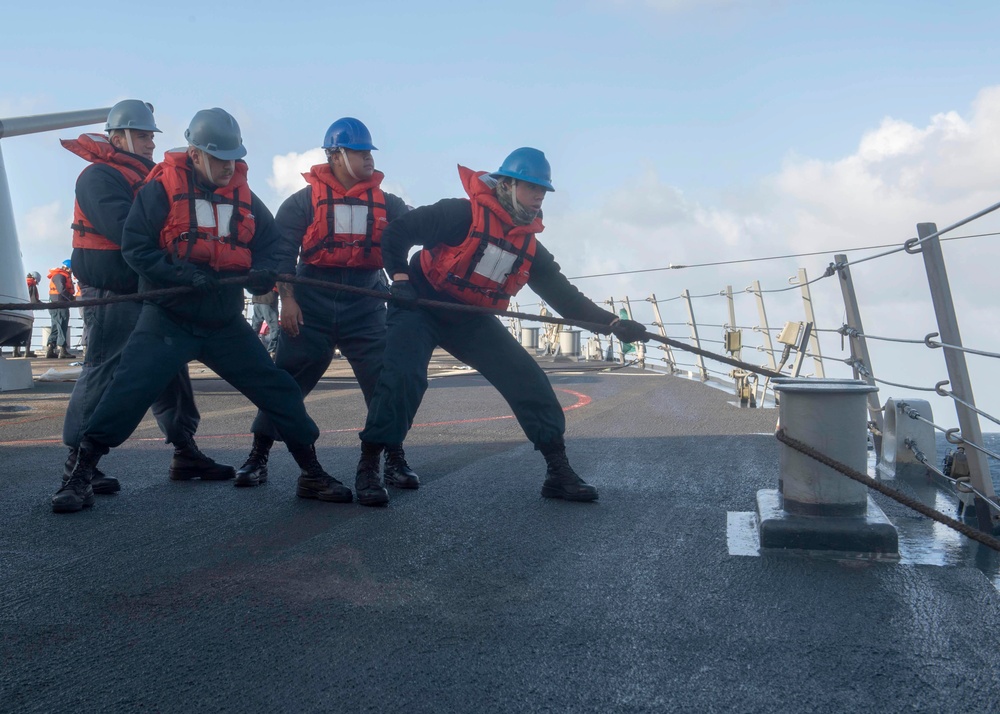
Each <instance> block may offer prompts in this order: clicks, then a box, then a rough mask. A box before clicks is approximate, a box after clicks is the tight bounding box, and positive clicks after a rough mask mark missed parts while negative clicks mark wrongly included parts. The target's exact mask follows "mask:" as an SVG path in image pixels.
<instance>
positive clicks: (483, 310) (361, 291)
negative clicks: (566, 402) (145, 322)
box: [0, 274, 786, 377]
mask: <svg viewBox="0 0 1000 714" xmlns="http://www.w3.org/2000/svg"><path fill="white" fill-rule="evenodd" d="M277 282H280V283H292V284H296V285H308V286H310V287H315V288H320V289H322V290H332V291H341V292H348V293H355V294H357V295H366V296H368V297H376V298H379V299H381V300H393V297H392V296H391V295H390V294H389V293H388V292H387V291H385V290H369V289H368V288H359V287H355V286H353V285H343V284H340V283H329V282H326V281H325V280H314V279H312V278H302V277H299V276H297V275H290V274H281V275H278V276H277ZM218 283H219V284H220V285H246V283H247V277H246V276H238V277H232V278H220V279H219V280H218ZM192 292H195V288H193V287H190V286H187V285H185V286H178V287H174V288H163V289H160V290H150V291H148V292H142V293H133V294H131V295H117V296H115V297H113V298H95V299H90V300H75V301H73V302H72V303H70V304H69V305H67V307H96V306H98V305H110V304H113V303H119V302H141V301H144V300H155V299H156V298H161V297H170V296H173V295H182V294H185V293H192ZM415 304H417V305H419V306H422V307H429V308H438V309H443V310H454V311H456V312H468V313H475V314H480V315H494V316H497V317H514V318H518V319H521V320H529V321H533V322H545V323H549V324H552V325H571V326H575V327H582V328H583V329H585V330H589V331H591V332H596V333H599V334H610V333H611V327H610V326H609V325H605V324H602V323H598V322H585V321H583V320H566V319H564V318H561V317H553V316H551V315H535V314H532V313H527V312H512V311H508V310H492V309H490V308H487V307H480V306H478V305H465V304H463V303H453V302H441V301H439V300H427V299H424V298H419V299H418V300H416V303H415ZM50 309H52V308H51V306H50V304H49V303H13V304H11V303H7V304H0V312H3V311H4V310H50ZM646 336H647V337H648V339H649V340H651V341H653V342H660V343H662V344H665V345H669V346H670V347H676V348H677V349H679V350H684V351H686V352H691V353H693V354H696V355H700V356H702V357H707V358H708V359H711V360H715V361H716V362H722V363H724V364H728V365H729V366H731V367H738V368H740V369H744V370H746V371H748V372H755V373H757V374H760V375H764V376H766V377H783V376H786V375H783V374H781V373H780V372H775V371H774V370H770V369H766V368H764V367H757V366H756V365H752V364H748V363H746V362H741V361H739V360H736V359H733V358H731V357H726V356H724V355H717V354H715V353H713V352H709V351H707V350H703V349H700V348H698V347H692V346H690V345H686V344H684V343H682V342H678V341H676V340H672V339H670V338H669V337H661V336H660V335H655V334H653V333H651V332H649V331H648V330H647V331H646Z"/></svg>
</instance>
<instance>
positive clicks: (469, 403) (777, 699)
mask: <svg viewBox="0 0 1000 714" xmlns="http://www.w3.org/2000/svg"><path fill="white" fill-rule="evenodd" d="M52 365H53V363H52V362H51V361H49V362H46V361H45V360H40V361H38V362H36V373H37V372H38V371H43V370H44V369H46V368H48V367H50V366H52ZM60 366H64V365H63V364H61V365H60ZM584 366H585V367H593V365H589V366H587V365H584ZM438 367H439V369H437V370H436V373H437V374H439V375H442V376H441V378H438V379H434V380H433V381H432V383H431V388H430V389H429V390H428V394H427V398H426V399H425V402H424V405H423V407H422V409H421V412H420V413H419V414H418V417H417V422H418V424H417V426H416V427H415V428H414V430H413V431H412V432H411V436H410V438H409V440H408V443H407V454H408V457H409V460H410V463H411V464H412V465H413V466H414V468H415V469H416V470H417V471H418V472H419V473H420V474H421V478H422V481H423V486H422V487H421V489H420V490H419V491H416V492H393V493H392V498H393V500H392V503H391V504H390V506H389V507H388V508H387V509H367V508H364V507H362V506H359V505H357V504H352V505H333V504H320V503H317V502H310V501H302V500H299V499H296V498H295V497H294V482H295V478H296V475H297V473H296V469H295V467H294V463H293V462H292V460H291V458H290V457H289V456H288V455H287V454H286V453H284V452H283V451H278V450H276V451H275V453H274V456H273V459H272V469H271V481H270V482H269V483H268V484H267V485H266V486H264V487H262V488H258V489H245V490H244V489H234V488H233V487H232V485H231V483H172V482H170V481H169V480H168V479H167V478H166V469H167V464H168V462H169V450H168V448H167V447H165V446H163V445H162V443H161V441H160V439H159V438H157V433H158V432H157V430H156V427H155V424H154V423H153V422H152V420H151V419H148V420H147V421H146V422H144V424H143V426H142V427H141V428H140V430H139V431H138V432H137V434H136V438H134V439H133V440H131V441H130V442H128V443H127V444H126V445H125V446H123V447H122V448H121V449H119V450H117V451H115V452H114V453H113V454H112V455H110V456H109V457H107V458H106V459H105V460H104V461H103V462H102V466H103V467H104V469H105V470H106V471H107V472H108V473H111V474H114V475H115V476H118V477H119V478H120V479H121V481H122V484H123V489H122V492H121V493H120V494H118V495H116V496H99V497H98V501H97V504H96V506H95V507H94V508H93V509H92V510H91V511H87V512H83V513H80V514H74V515H68V516H56V515H53V514H52V513H51V512H50V509H49V497H50V496H51V493H52V492H53V491H54V490H55V488H56V485H57V483H58V479H59V474H60V471H61V466H62V459H63V456H64V450H63V448H62V447H61V446H59V445H58V435H59V433H60V427H61V415H62V412H63V410H64V409H65V403H66V399H67V396H68V394H69V391H70V390H71V388H72V384H70V383H55V384H41V385H39V387H38V388H37V389H35V390H33V391H31V392H24V393H6V394H2V395H0V406H8V407H11V406H24V407H28V409H27V410H25V411H20V412H4V413H2V415H0V416H2V419H0V474H2V476H0V478H2V483H3V487H2V491H0V518H2V522H3V527H2V528H0V598H2V602H3V606H2V607H0V711H4V712H8V711H9V712H49V711H67V710H73V711H79V712H86V711H100V712H112V711H140V710H141V711H162V712H190V711H227V712H228V711H233V712H258V711H259V712H272V711H301V712H327V711H380V712H381V711H406V712H480V711H483V712H485V711H498V712H499V711H504V712H508V711H517V712H521V711H523V712H543V711H546V712H580V711H588V712H591V711H593V712H608V711H616V712H642V711H650V712H653V711H655V712H663V711H700V712H730V711H747V712H752V711H786V712H810V711H886V712H892V711H927V712H938V711H958V710H961V711H963V712H996V711H998V710H1000V654H998V648H997V646H996V643H995V635H994V633H995V632H997V631H998V630H1000V595H998V593H997V591H996V589H995V588H994V587H993V586H992V585H991V582H990V578H989V577H987V575H984V573H983V571H984V570H985V571H986V572H991V570H990V569H991V568H992V569H994V570H995V563H994V560H993V558H994V556H993V555H991V554H990V553H988V552H986V551H985V549H983V550H980V546H977V545H975V544H967V543H966V544H959V545H957V546H956V548H958V549H960V550H962V551H963V552H964V553H965V555H966V556H967V557H965V558H964V559H961V560H960V561H955V562H957V563H958V564H957V565H954V566H951V567H939V566H932V565H922V564H917V561H918V560H919V559H912V558H911V559H910V560H909V561H907V560H906V559H904V562H903V563H896V564H889V563H870V562H860V561H833V560H819V559H810V558H802V557H790V556H766V557H746V556H739V555H733V554H731V552H730V544H729V541H728V538H729V537H730V536H729V534H728V533H727V520H729V519H730V518H731V517H730V515H729V514H734V513H739V512H747V511H751V510H753V507H754V499H755V494H756V491H757V490H758V489H761V488H774V487H775V484H776V480H777V468H778V467H777V454H778V444H777V442H776V441H775V440H774V438H773V437H772V436H770V435H769V433H770V432H771V431H772V430H773V426H774V419H775V413H774V412H773V411H764V410H739V409H736V408H734V407H733V406H732V405H731V404H729V402H728V400H729V397H728V396H727V395H726V394H724V393H723V392H720V391H717V390H714V389H711V388H709V387H706V386H704V385H702V384H699V383H696V382H691V381H687V380H684V379H678V378H673V377H666V376H662V375H650V374H639V373H636V372H629V371H622V372H617V373H611V374H607V373H598V372H592V371H578V372H573V371H553V372H552V375H551V378H552V381H553V384H554V385H555V387H556V388H557V390H558V392H557V393H558V394H559V396H560V399H561V400H562V402H563V404H564V405H565V406H566V407H567V408H568V409H569V411H568V413H567V418H568V423H569V429H568V439H569V455H570V459H571V462H572V463H573V464H574V465H575V466H576V467H577V470H578V471H579V472H580V473H581V474H582V475H583V476H584V478H586V479H587V480H588V481H590V482H592V483H594V484H596V485H597V486H598V487H599V488H600V489H601V499H600V501H599V502H598V503H596V504H570V503H563V502H552V501H548V500H545V499H542V498H541V497H540V495H539V489H540V485H541V478H542V473H543V471H544V463H543V461H542V459H541V457H540V456H539V455H538V454H536V453H534V452H533V451H532V449H531V447H530V445H529V444H527V443H526V442H525V440H524V438H523V435H522V434H521V432H520V430H519V428H518V426H517V424H516V423H515V422H514V420H513V419H512V418H510V417H509V416H507V415H508V411H507V409H506V405H505V404H504V403H503V402H502V400H501V399H500V398H499V397H498V395H497V394H496V392H495V391H494V390H492V388H490V387H489V385H487V384H486V383H485V382H484V381H483V380H482V379H481V378H480V377H479V376H478V375H475V374H470V373H468V372H467V371H465V370H461V369H457V367H458V366H457V365H454V364H453V363H451V362H450V361H448V360H443V361H441V362H440V363H439V364H438ZM572 367H574V365H567V364H552V363H550V364H546V368H547V369H554V370H562V369H563V368H567V369H568V368H572ZM197 369H198V368H197V367H195V371H194V377H195V389H196V393H197V397H198V400H199V406H200V408H201V409H202V415H203V422H202V427H201V430H200V435H199V443H200V445H201V447H202V448H203V449H204V450H205V451H207V452H209V453H210V454H212V455H213V456H215V457H216V458H218V459H219V460H223V461H228V462H230V463H238V462H240V461H241V460H242V458H243V457H244V456H245V453H246V450H247V448H248V445H249V437H248V436H247V429H248V426H249V424H250V420H251V418H252V415H253V409H252V407H251V406H250V405H249V404H248V403H247V402H246V401H245V400H244V399H243V398H242V397H241V396H240V395H238V394H236V393H234V392H233V390H232V389H230V388H229V387H228V386H227V385H226V384H225V383H224V382H222V381H220V380H218V379H216V378H214V376H213V375H212V374H211V373H208V372H198V371H197ZM444 375H449V376H444ZM329 377H330V378H329V379H327V380H325V381H324V382H322V383H321V384H320V387H319V388H318V389H317V390H316V391H315V392H314V393H313V394H312V395H310V397H309V400H308V407H309V410H310V413H312V414H313V416H314V417H315V418H316V419H317V421H318V422H319V423H320V425H321V428H322V429H323V430H324V431H323V435H322V436H321V438H320V441H319V442H318V444H317V446H318V451H319V454H320V458H321V460H322V462H323V463H324V464H325V465H326V466H327V468H328V470H330V471H331V472H332V473H334V474H335V475H338V476H339V477H341V478H342V479H343V480H345V481H348V482H349V483H352V481H353V479H352V477H351V476H350V475H349V474H352V472H353V467H354V464H355V463H356V456H357V436H356V433H355V432H356V430H357V429H358V428H359V427H360V425H361V422H362V420H363V409H362V400H361V396H360V392H359V391H358V389H357V386H356V384H354V382H353V381H352V380H350V379H348V378H347V377H346V371H345V365H344V364H343V363H335V364H334V367H333V369H332V370H331V372H330V375H329ZM879 503H880V504H881V505H882V506H883V508H885V510H886V511H887V513H888V514H889V515H890V517H892V518H893V520H894V521H899V522H901V523H904V524H906V525H907V528H908V531H907V532H914V529H915V528H916V529H919V528H923V527H926V528H927V529H928V530H932V526H930V525H926V526H923V525H920V524H919V521H918V519H916V518H915V517H911V516H910V515H909V514H908V513H905V512H903V510H902V509H901V508H897V507H895V506H894V505H893V504H886V503H885V502H884V501H882V500H880V501H879ZM933 528H937V526H934V527H933ZM903 540H904V541H905V540H906V537H905V536H904V537H903ZM744 545H745V544H744ZM943 562H944V561H943ZM976 565H979V566H980V567H981V569H977V567H974V566H976Z"/></svg>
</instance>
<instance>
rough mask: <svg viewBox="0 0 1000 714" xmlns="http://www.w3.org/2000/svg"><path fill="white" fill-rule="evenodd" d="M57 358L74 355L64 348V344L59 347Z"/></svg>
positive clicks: (73, 357)
mask: <svg viewBox="0 0 1000 714" xmlns="http://www.w3.org/2000/svg"><path fill="white" fill-rule="evenodd" d="M58 357H59V359H76V355H75V354H73V353H72V352H70V351H69V350H68V349H66V347H65V345H63V346H61V347H59V354H58Z"/></svg>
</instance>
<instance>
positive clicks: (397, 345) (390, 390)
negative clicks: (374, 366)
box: [360, 305, 566, 448]
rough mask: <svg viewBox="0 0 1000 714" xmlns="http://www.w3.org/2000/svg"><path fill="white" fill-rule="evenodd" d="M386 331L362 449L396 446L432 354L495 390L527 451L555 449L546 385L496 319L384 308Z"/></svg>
mask: <svg viewBox="0 0 1000 714" xmlns="http://www.w3.org/2000/svg"><path fill="white" fill-rule="evenodd" d="M387 329H388V332H387V334H386V346H385V356H384V358H383V365H382V374H381V376H380V377H379V380H378V384H377V385H376V387H375V394H374V395H373V396H372V399H371V403H370V404H369V406H368V419H367V421H366V423H365V428H364V430H363V431H362V432H361V435H360V436H361V439H362V440H363V441H367V442H371V443H376V444H401V443H402V442H403V439H404V438H405V437H406V433H407V432H408V431H409V430H410V427H411V426H413V418H414V416H416V413H417V409H418V408H419V407H420V402H421V400H422V399H423V396H424V392H425V391H427V365H428V364H429V363H430V361H431V354H432V353H433V352H434V348H435V347H438V346H440V347H443V348H444V349H446V350H447V351H448V352H450V353H451V354H452V355H453V356H454V357H455V358H456V359H458V360H461V361H462V362H464V363H465V364H467V365H469V366H470V367H472V368H473V369H475V370H477V371H478V372H479V373H480V374H481V375H483V377H485V378H486V379H487V380H488V381H489V383H490V384H492V385H493V386H494V387H496V388H497V391H499V392H500V394H501V396H503V398H504V399H505V400H507V403H508V404H509V405H510V408H511V409H512V410H513V412H514V416H515V418H516V419H517V422H518V424H520V425H521V428H522V429H523V430H524V433H525V435H526V436H527V437H528V439H529V440H530V441H531V442H532V443H533V444H534V445H535V448H541V447H544V446H546V445H550V444H552V445H554V444H561V443H562V442H563V434H565V432H566V416H565V415H564V414H563V410H562V407H561V406H560V405H559V400H558V399H556V394H555V392H554V391H553V390H552V385H551V384H550V383H549V379H548V377H546V376H545V372H543V371H542V368H541V367H539V366H538V363H537V362H535V360H534V358H532V357H531V355H529V354H528V352H527V350H525V349H524V348H523V347H521V345H519V344H518V343H517V340H515V339H514V337H513V336H512V335H511V334H510V332H508V331H507V328H505V327H504V326H503V325H502V324H501V323H500V320H498V319H497V318H496V317H493V316H492V315H472V316H464V315H463V316H455V315H454V314H453V313H444V311H442V312H440V313H439V312H435V311H431V310H427V309H425V308H419V307H418V308H415V309H405V308H399V307H396V306H395V305H390V306H389V317H388V323H387Z"/></svg>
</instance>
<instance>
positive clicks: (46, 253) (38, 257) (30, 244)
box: [18, 201, 73, 275]
mask: <svg viewBox="0 0 1000 714" xmlns="http://www.w3.org/2000/svg"><path fill="white" fill-rule="evenodd" d="M72 222H73V213H72V211H71V210H70V209H69V208H68V207H66V206H65V205H64V204H63V203H62V202H60V201H53V202H52V203H46V204H43V205H41V206H34V207H32V208H30V209H28V211H27V212H26V213H25V214H24V218H23V220H22V221H21V222H20V225H19V226H18V242H19V243H20V245H21V249H22V252H28V254H29V255H30V256H31V260H32V262H33V263H41V265H38V264H33V265H25V266H24V268H25V270H37V271H38V272H40V273H42V274H43V275H44V274H45V272H46V270H48V269H49V268H52V267H54V266H56V265H59V264H60V263H62V262H63V261H64V260H66V259H67V258H69V257H70V252H71V248H70V240H71V236H70V227H69V225H70V223H72Z"/></svg>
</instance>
